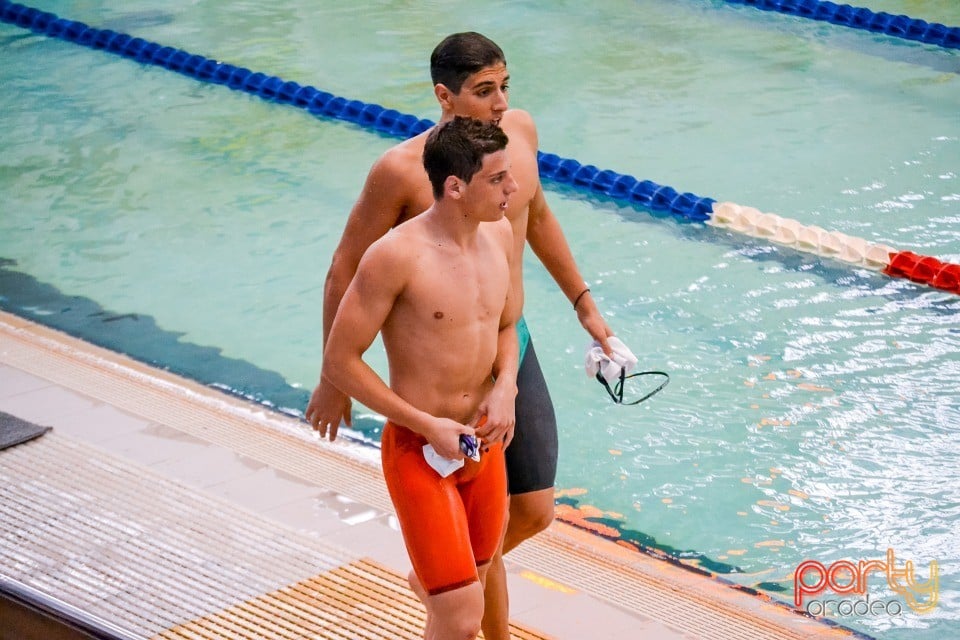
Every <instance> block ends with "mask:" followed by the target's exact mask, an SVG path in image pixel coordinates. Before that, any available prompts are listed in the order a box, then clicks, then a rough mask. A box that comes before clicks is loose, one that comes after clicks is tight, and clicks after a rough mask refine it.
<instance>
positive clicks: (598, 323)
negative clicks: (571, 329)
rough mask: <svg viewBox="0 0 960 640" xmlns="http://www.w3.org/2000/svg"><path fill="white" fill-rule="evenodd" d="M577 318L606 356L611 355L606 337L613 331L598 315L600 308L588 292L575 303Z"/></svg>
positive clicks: (611, 350)
mask: <svg viewBox="0 0 960 640" xmlns="http://www.w3.org/2000/svg"><path fill="white" fill-rule="evenodd" d="M577 320H579V321H580V324H581V326H583V328H584V329H585V330H586V331H587V333H589V334H590V337H591V338H593V339H594V340H596V341H597V342H599V343H600V347H601V348H602V349H603V352H604V353H605V354H607V356H613V349H611V348H610V343H609V342H608V341H607V338H609V337H610V336H612V335H614V333H613V331H612V330H611V329H610V327H609V326H608V325H607V321H606V320H604V319H603V316H602V315H600V310H599V309H597V305H596V303H594V301H593V298H592V297H591V295H590V294H589V293H587V295H585V296H584V297H583V299H582V300H580V301H579V302H578V304H577Z"/></svg>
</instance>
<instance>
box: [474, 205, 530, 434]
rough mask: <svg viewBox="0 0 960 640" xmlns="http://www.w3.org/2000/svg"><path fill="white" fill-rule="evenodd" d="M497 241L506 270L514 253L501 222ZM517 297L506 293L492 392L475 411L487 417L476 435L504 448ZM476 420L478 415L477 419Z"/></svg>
mask: <svg viewBox="0 0 960 640" xmlns="http://www.w3.org/2000/svg"><path fill="white" fill-rule="evenodd" d="M497 231H498V232H499V236H498V238H499V240H500V242H501V243H502V246H503V250H504V252H505V254H506V256H507V263H508V265H509V270H510V271H511V272H512V271H513V269H514V268H515V265H513V264H512V262H513V259H514V252H513V230H512V227H511V226H510V223H509V222H507V221H506V220H504V221H503V222H502V224H501V225H500V228H498V229H497ZM521 311H522V309H521V300H520V296H517V295H513V292H512V291H510V292H508V293H507V300H506V303H505V304H504V308H503V313H502V314H501V315H500V330H499V333H498V334H497V358H496V360H495V361H494V363H493V376H494V385H493V390H492V391H491V392H490V394H489V395H488V396H487V397H486V399H485V400H484V401H483V402H482V403H481V405H480V407H479V409H478V412H479V413H480V415H486V416H487V421H486V423H485V424H484V425H483V427H481V428H480V429H478V430H477V435H478V436H480V437H481V438H482V439H483V440H484V441H485V442H497V441H502V442H503V445H504V447H506V446H507V445H509V444H510V441H511V440H513V431H514V427H515V426H516V398H517V372H518V371H519V368H520V362H519V359H520V347H519V341H518V339H517V322H518V321H519V320H520V313H521ZM478 418H479V416H478Z"/></svg>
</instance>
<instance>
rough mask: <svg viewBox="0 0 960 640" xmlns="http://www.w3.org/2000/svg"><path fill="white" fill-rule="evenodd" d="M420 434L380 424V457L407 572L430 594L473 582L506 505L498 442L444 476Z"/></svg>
mask: <svg viewBox="0 0 960 640" xmlns="http://www.w3.org/2000/svg"><path fill="white" fill-rule="evenodd" d="M426 443H427V440H426V438H424V437H423V436H421V435H419V434H417V433H414V432H413V431H411V430H410V429H407V428H406V427H402V426H400V425H396V424H393V423H392V422H387V424H386V426H385V427H384V429H383V437H382V439H381V449H380V452H381V453H380V455H381V458H382V460H383V475H384V478H385V480H386V482H387V489H388V490H389V491H390V498H391V499H392V500H393V506H394V508H395V509H396V511H397V518H398V519H399V520H400V530H401V531H402V532H403V541H404V543H405V544H406V546H407V553H409V554H410V561H411V562H412V563H413V570H414V571H415V572H416V574H417V577H418V578H419V579H420V583H421V584H422V585H423V588H424V589H426V590H427V593H429V594H430V595H436V594H438V593H443V592H445V591H452V590H453V589H458V588H460V587H464V586H466V585H468V584H470V583H472V582H476V581H477V580H478V579H479V577H478V574H477V567H478V566H483V565H484V564H486V563H488V562H490V559H491V558H492V557H493V555H494V553H496V551H497V548H498V547H499V545H500V536H501V534H502V533H503V527H504V523H505V521H506V510H507V473H506V466H505V463H504V457H503V445H502V444H500V443H498V444H495V445H489V448H488V449H485V450H484V451H483V453H482V455H481V458H480V462H474V461H473V460H470V459H469V458H468V459H467V460H465V464H464V466H463V467H462V468H460V469H458V470H457V471H455V472H454V473H452V474H450V475H449V476H447V477H446V478H442V477H440V475H439V474H438V473H437V472H436V471H434V470H433V468H432V467H430V465H428V464H427V461H426V460H425V459H424V457H423V445H425V444H426Z"/></svg>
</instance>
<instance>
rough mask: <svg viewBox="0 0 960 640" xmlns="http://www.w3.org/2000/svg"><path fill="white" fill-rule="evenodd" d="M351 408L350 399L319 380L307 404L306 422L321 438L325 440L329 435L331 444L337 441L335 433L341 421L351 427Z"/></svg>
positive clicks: (327, 383)
mask: <svg viewBox="0 0 960 640" xmlns="http://www.w3.org/2000/svg"><path fill="white" fill-rule="evenodd" d="M351 408H352V402H351V401H350V398H349V397H348V396H346V395H344V394H343V393H341V392H340V391H339V390H338V389H337V388H336V387H334V386H333V385H332V384H330V383H329V382H327V381H326V380H324V379H323V378H321V379H320V382H319V383H318V384H317V386H316V388H315V389H314V390H313V393H312V394H311V395H310V402H309V404H307V411H306V417H307V422H309V423H310V426H312V427H313V429H314V431H319V432H320V437H321V438H326V437H327V434H329V435H330V442H333V441H334V440H336V439H337V431H338V430H339V429H340V421H341V420H343V422H345V423H346V425H347V426H348V427H349V426H351V420H352V418H351V416H350V411H351Z"/></svg>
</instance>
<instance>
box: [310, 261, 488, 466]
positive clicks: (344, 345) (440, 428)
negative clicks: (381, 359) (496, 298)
mask: <svg viewBox="0 0 960 640" xmlns="http://www.w3.org/2000/svg"><path fill="white" fill-rule="evenodd" d="M397 244H398V243H383V242H380V243H377V244H374V245H372V246H371V247H370V249H369V250H368V251H367V253H366V254H365V255H364V257H363V258H362V260H361V261H360V265H359V267H358V270H357V273H356V275H355V276H354V278H353V280H352V281H351V283H350V286H349V287H348V288H347V291H346V293H345V294H344V296H343V300H342V301H341V302H340V307H339V309H338V311H337V314H336V316H335V318H334V321H333V324H332V326H331V327H330V334H329V336H328V339H327V344H326V347H325V348H324V352H323V370H322V372H321V378H322V379H323V380H325V381H327V382H328V383H329V384H331V385H333V386H334V387H336V388H337V389H339V390H340V391H341V392H342V393H344V394H346V395H347V396H350V397H353V398H356V399H357V400H359V401H360V402H362V403H363V404H365V405H366V406H368V407H370V409H372V410H373V411H376V412H377V413H380V414H381V415H384V416H386V417H387V419H389V420H390V421H392V422H394V423H396V424H402V425H404V426H405V427H407V428H408V429H410V430H412V431H414V432H416V433H419V434H420V435H422V436H424V437H425V438H426V439H427V441H428V442H429V443H430V444H432V445H433V448H434V449H435V450H436V451H437V453H438V454H440V455H441V456H443V457H445V458H450V459H459V458H462V457H463V453H462V452H461V451H460V441H459V435H460V434H461V433H466V434H472V432H473V429H471V428H470V427H467V426H465V425H462V424H460V423H458V422H456V421H454V420H449V419H446V418H437V417H434V416H431V415H430V414H428V413H426V412H424V411H421V410H420V409H417V408H416V407H414V406H413V405H412V404H410V403H409V402H407V401H406V400H404V399H403V398H401V397H400V396H398V395H397V394H396V393H395V392H394V391H393V390H392V389H390V387H389V386H387V384H386V383H385V382H384V381H383V379H382V378H380V376H379V375H377V372H376V371H374V370H373V369H372V368H371V367H370V365H368V364H367V363H366V362H364V361H363V354H364V353H365V352H366V351H367V349H368V348H370V345H371V344H372V343H373V340H374V338H376V336H377V334H378V333H379V332H380V328H381V327H382V326H383V323H384V322H385V321H386V319H387V316H388V315H389V314H390V312H391V310H392V309H393V305H394V303H395V302H396V299H397V297H398V296H399V295H400V292H401V291H402V290H403V287H404V285H405V283H406V278H407V274H406V270H407V265H408V264H409V259H408V257H406V253H407V252H406V250H405V248H403V247H400V246H397Z"/></svg>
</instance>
